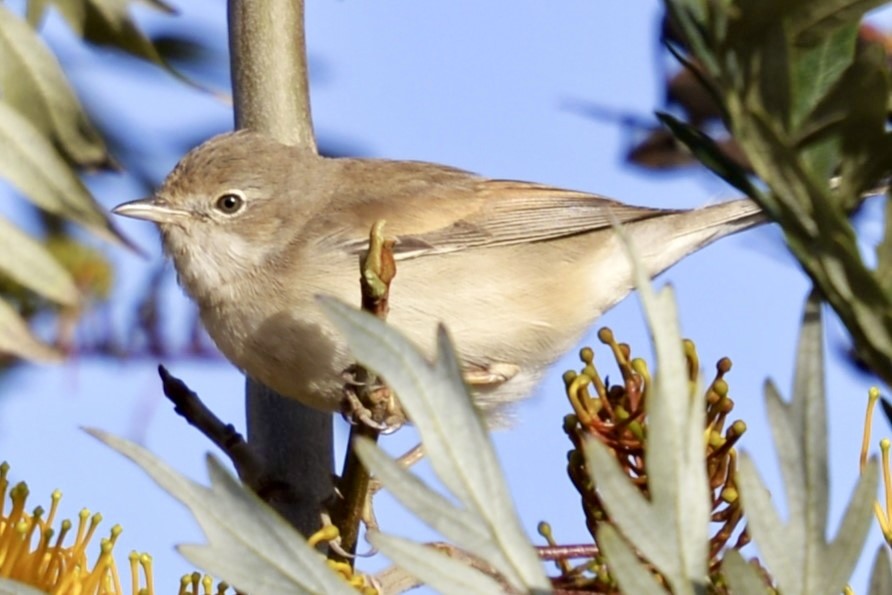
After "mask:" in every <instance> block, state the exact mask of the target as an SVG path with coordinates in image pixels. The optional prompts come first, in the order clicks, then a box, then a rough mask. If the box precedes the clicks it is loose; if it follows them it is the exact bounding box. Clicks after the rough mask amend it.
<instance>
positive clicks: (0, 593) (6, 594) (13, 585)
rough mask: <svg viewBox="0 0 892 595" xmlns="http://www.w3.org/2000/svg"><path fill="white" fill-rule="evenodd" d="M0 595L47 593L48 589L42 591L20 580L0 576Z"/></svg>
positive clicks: (43, 594) (42, 594) (39, 594)
mask: <svg viewBox="0 0 892 595" xmlns="http://www.w3.org/2000/svg"><path fill="white" fill-rule="evenodd" d="M0 595H46V591H41V590H40V589H37V588H35V587H32V586H30V585H26V584H24V583H20V582H19V581H14V580H12V579H9V578H3V577H0Z"/></svg>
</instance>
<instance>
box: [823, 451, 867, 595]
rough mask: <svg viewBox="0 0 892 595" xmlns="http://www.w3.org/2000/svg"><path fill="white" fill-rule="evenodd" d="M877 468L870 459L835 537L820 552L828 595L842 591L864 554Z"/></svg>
mask: <svg viewBox="0 0 892 595" xmlns="http://www.w3.org/2000/svg"><path fill="white" fill-rule="evenodd" d="M877 471H878V464H877V461H876V458H875V457H873V458H871V460H870V461H869V462H868V464H867V466H866V467H865V468H864V471H862V473H861V477H860V478H859V480H858V484H857V485H856V486H855V491H854V493H853V494H852V498H851V499H850V500H849V504H848V506H847V507H846V511H845V514H844V515H843V517H842V521H841V522H840V524H839V530H838V531H837V532H836V536H835V537H834V539H833V541H832V542H831V543H830V544H829V547H827V548H826V550H825V551H824V552H823V554H824V555H823V558H822V561H821V572H822V574H823V578H824V582H823V583H822V585H826V589H827V591H828V592H830V591H831V590H832V591H833V592H835V593H839V592H841V591H842V588H843V587H844V586H845V584H846V581H848V580H849V578H850V577H851V576H852V573H853V572H854V571H855V565H856V564H857V563H858V559H859V558H860V557H861V553H862V552H863V551H864V542H865V541H866V540H867V532H868V531H869V530H870V526H871V523H872V522H873V518H874V517H873V503H874V499H875V498H876V493H877V485H878V481H879V479H878V473H877Z"/></svg>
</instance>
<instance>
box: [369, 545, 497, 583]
mask: <svg viewBox="0 0 892 595" xmlns="http://www.w3.org/2000/svg"><path fill="white" fill-rule="evenodd" d="M368 539H369V541H370V542H371V544H372V545H373V546H375V547H376V548H378V549H379V550H381V553H383V554H384V555H385V556H387V557H388V558H390V559H391V560H393V561H394V562H395V563H396V564H397V565H398V566H400V567H401V568H403V569H405V570H407V571H409V573H410V574H412V576H415V577H417V578H418V579H420V580H421V581H423V582H424V583H425V584H426V585H427V586H429V587H430V588H432V589H435V590H436V591H437V592H439V593H475V594H477V593H479V594H480V595H486V594H487V593H489V594H491V595H502V594H504V593H505V590H504V589H503V588H502V586H501V585H500V584H499V583H498V582H497V581H496V580H495V579H493V578H492V577H490V576H487V575H486V574H484V573H483V572H481V571H480V570H477V569H476V568H474V567H472V566H471V565H470V564H468V562H467V561H461V560H456V559H454V558H452V557H450V556H449V555H447V554H445V553H443V552H440V551H438V550H436V549H434V548H433V547H431V546H428V545H422V544H420V543H416V542H414V541H411V540H409V539H403V538H400V537H396V536H393V535H385V534H383V533H379V532H377V531H374V532H369V534H368Z"/></svg>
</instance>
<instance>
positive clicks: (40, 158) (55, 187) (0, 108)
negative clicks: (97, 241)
mask: <svg viewBox="0 0 892 595" xmlns="http://www.w3.org/2000/svg"><path fill="white" fill-rule="evenodd" d="M0 146H3V151H0V177H3V178H6V179H7V180H8V181H9V183H11V184H12V185H13V186H15V187H16V188H18V189H19V190H20V191H21V192H22V194H24V195H25V197H27V198H28V199H29V200H30V201H31V202H33V203H34V204H36V205H37V206H39V207H41V208H42V209H45V210H46V211H49V212H50V213H54V214H56V215H59V216H61V217H65V218H66V219H70V220H72V221H74V222H76V223H80V224H81V225H83V226H84V227H86V228H87V229H89V230H90V231H93V232H94V233H96V234H97V235H99V236H101V237H103V238H105V239H107V240H111V241H115V242H124V240H123V238H122V237H121V235H120V234H119V233H118V232H117V230H115V228H114V227H113V226H112V224H111V221H109V219H108V217H107V216H106V214H105V211H104V210H103V209H102V207H101V206H99V204H98V203H97V202H96V201H95V200H94V199H93V197H92V195H90V192H89V191H88V190H87V189H86V187H85V186H84V184H83V182H81V180H80V178H78V177H77V176H76V175H74V173H73V172H72V171H71V168H70V167H68V165H67V164H66V163H65V161H64V160H63V159H62V158H61V157H60V156H59V153H58V152H57V151H56V149H55V148H54V147H53V145H52V144H50V142H49V141H48V140H46V138H44V137H43V135H41V134H40V132H39V131H37V130H36V129H35V128H34V127H33V126H32V125H31V123H30V122H29V121H28V120H26V119H25V118H24V117H22V115H21V114H19V113H18V112H17V111H15V110H14V109H12V108H11V107H9V106H8V105H6V104H4V103H0Z"/></svg>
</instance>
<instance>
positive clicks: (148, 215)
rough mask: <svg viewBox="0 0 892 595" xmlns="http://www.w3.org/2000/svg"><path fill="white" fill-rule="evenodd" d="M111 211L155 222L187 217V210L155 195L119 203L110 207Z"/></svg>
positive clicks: (170, 221)
mask: <svg viewBox="0 0 892 595" xmlns="http://www.w3.org/2000/svg"><path fill="white" fill-rule="evenodd" d="M112 213H114V214H115V215H122V216H124V217H132V218H134V219H143V220H145V221H153V222H155V223H176V222H178V221H182V220H183V219H185V218H187V217H189V211H186V210H183V209H177V208H175V207H172V206H170V204H169V203H168V202H167V201H166V200H164V199H163V198H159V197H157V196H150V197H149V198H141V199H139V200H131V201H130V202H125V203H122V204H119V205H118V206H116V207H115V208H113V209H112Z"/></svg>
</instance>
